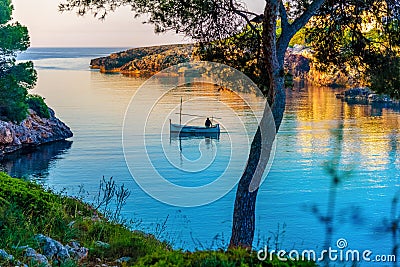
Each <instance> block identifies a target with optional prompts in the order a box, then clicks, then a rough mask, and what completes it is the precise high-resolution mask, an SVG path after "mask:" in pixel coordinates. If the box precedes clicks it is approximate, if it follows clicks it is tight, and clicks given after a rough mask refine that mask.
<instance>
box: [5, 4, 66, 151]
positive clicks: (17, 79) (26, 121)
mask: <svg viewBox="0 0 400 267" xmlns="http://www.w3.org/2000/svg"><path fill="white" fill-rule="evenodd" d="M12 11H13V6H12V4H11V1H10V0H0V156H3V155H4V154H5V153H11V152H14V151H16V150H18V149H21V148H24V147H26V146H37V145H40V144H43V143H48V142H53V141H58V140H64V139H66V138H69V137H72V132H71V130H70V129H69V127H68V126H67V125H65V124H64V123H63V122H62V121H60V120H59V119H58V118H56V116H55V113H54V111H53V110H51V109H49V107H48V106H47V105H46V103H45V101H44V98H43V97H41V96H39V95H30V94H28V90H29V89H32V88H33V87H34V86H35V85H36V81H37V73H36V70H35V69H34V66H33V63H32V62H31V61H27V62H20V63H17V62H16V56H17V54H18V53H20V52H22V51H25V50H26V49H28V47H29V45H30V42H29V35H28V29H27V28H26V27H25V26H22V25H21V24H20V23H18V22H12Z"/></svg>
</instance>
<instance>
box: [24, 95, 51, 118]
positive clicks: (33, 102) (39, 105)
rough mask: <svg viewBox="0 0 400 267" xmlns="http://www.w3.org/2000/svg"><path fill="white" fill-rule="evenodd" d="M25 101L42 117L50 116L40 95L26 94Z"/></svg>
mask: <svg viewBox="0 0 400 267" xmlns="http://www.w3.org/2000/svg"><path fill="white" fill-rule="evenodd" d="M26 103H27V104H28V106H29V108H30V109H32V110H34V111H35V112H36V113H37V114H38V115H39V116H40V117H42V118H47V119H48V118H50V112H49V107H48V106H47V105H46V103H45V102H44V98H43V97H42V96H40V95H28V96H27V97H26Z"/></svg>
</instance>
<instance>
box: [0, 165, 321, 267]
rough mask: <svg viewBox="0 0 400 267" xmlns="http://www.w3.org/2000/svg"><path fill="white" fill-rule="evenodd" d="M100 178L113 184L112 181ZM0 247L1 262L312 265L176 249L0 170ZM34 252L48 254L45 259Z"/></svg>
mask: <svg viewBox="0 0 400 267" xmlns="http://www.w3.org/2000/svg"><path fill="white" fill-rule="evenodd" d="M102 181H103V182H104V183H106V184H109V185H110V183H111V184H112V183H113V181H112V180H111V179H110V180H104V179H103V180H102ZM103 185H105V184H103ZM105 188H106V187H105V186H104V187H103V190H102V191H101V192H100V195H104V193H105V195H108V196H110V195H113V194H110V193H111V192H108V193H107V190H109V189H110V187H108V189H105ZM113 188H114V189H111V190H116V188H118V186H117V187H113ZM114 193H115V194H114V197H112V199H113V201H114V200H115V196H116V191H114ZM101 199H103V197H101ZM103 204H104V203H103ZM43 240H47V241H46V242H48V243H47V244H49V243H50V244H55V245H54V246H59V247H67V245H65V246H63V245H61V244H68V246H69V247H67V248H69V249H70V248H71V247H73V246H79V248H80V252H81V253H80V254H78V255H80V257H79V258H76V257H73V253H72V252H71V249H70V251H69V254H68V256H65V255H64V256H63V255H62V254H61V251H62V250H61V249H58V250H57V249H55V251H53V252H52V253H50V252H49V250H50V249H49V247H51V246H47V247H46V244H45V245H43ZM49 240H50V241H49ZM0 249H2V250H3V251H5V252H7V254H8V256H10V255H12V258H11V257H6V258H5V257H4V256H3V255H4V253H0V265H1V266H15V264H17V263H19V264H23V263H26V264H29V266H44V265H47V266H51V265H53V266H55V265H56V266H82V265H85V266H95V265H101V264H105V265H102V266H116V265H118V266H315V263H313V262H306V261H296V262H293V261H290V260H288V261H279V260H278V259H277V258H276V256H274V257H273V260H272V261H270V260H266V261H260V260H258V258H257V253H256V252H252V251H247V250H244V249H234V250H230V251H228V252H224V251H223V250H220V251H195V252H185V251H182V250H174V249H173V248H172V246H171V245H170V244H169V243H168V242H166V241H160V240H157V239H156V238H155V237H154V236H153V235H151V234H146V233H144V232H142V231H137V230H134V229H132V227H130V226H129V223H127V222H125V223H122V222H121V221H119V222H118V220H117V218H114V217H113V216H112V215H110V216H107V215H106V214H104V213H102V212H100V211H99V210H96V209H95V205H90V204H87V203H84V202H82V200H81V199H80V198H79V197H76V198H71V197H68V196H66V195H65V194H62V193H55V192H53V191H52V190H50V189H44V188H43V187H42V186H41V185H39V184H37V183H35V182H31V181H25V180H22V179H17V178H11V177H9V176H8V175H7V174H5V173H0ZM29 249H33V250H35V251H36V253H37V254H36V257H32V256H30V255H29V254H28V253H27V251H29ZM38 255H42V256H44V255H46V259H47V261H48V262H47V263H46V262H44V261H43V260H46V259H45V258H43V257H38Z"/></svg>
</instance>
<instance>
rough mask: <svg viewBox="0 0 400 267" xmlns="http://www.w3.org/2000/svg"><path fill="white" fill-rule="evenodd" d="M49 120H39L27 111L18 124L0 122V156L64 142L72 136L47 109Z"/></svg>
mask: <svg viewBox="0 0 400 267" xmlns="http://www.w3.org/2000/svg"><path fill="white" fill-rule="evenodd" d="M49 111H50V118H48V119H46V118H41V117H39V116H38V115H37V114H36V112H35V111H33V110H31V109H29V114H28V116H27V118H26V119H25V120H23V121H22V122H21V123H19V124H15V123H12V122H6V121H0V156H2V155H4V154H6V153H11V152H14V151H16V150H18V149H21V148H23V147H28V146H37V145H41V144H44V143H49V142H54V141H59V140H64V139H67V138H70V137H72V136H73V134H72V132H71V130H70V128H69V127H68V126H67V125H66V124H65V123H63V122H62V121H60V120H59V119H58V118H56V116H55V113H54V111H53V110H52V109H50V108H49Z"/></svg>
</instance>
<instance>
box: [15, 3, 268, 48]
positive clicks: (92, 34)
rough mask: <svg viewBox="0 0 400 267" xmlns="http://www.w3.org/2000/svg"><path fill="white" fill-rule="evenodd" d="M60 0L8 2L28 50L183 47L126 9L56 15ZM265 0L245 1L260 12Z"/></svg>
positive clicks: (177, 38) (172, 36)
mask: <svg viewBox="0 0 400 267" xmlns="http://www.w3.org/2000/svg"><path fill="white" fill-rule="evenodd" d="M60 1H61V0H35V1H32V0H12V3H13V5H14V12H13V18H14V20H16V21H18V22H20V23H21V24H23V25H25V26H27V27H28V30H29V35H30V38H31V46H32V47H137V46H148V45H162V44H173V43H187V42H190V39H188V38H186V37H184V36H182V35H177V34H175V33H171V32H168V33H165V34H155V33H154V28H153V26H152V25H148V24H142V21H143V20H144V19H143V18H137V19H134V18H133V15H132V13H131V12H130V10H129V7H123V8H119V9H117V11H116V12H114V13H110V15H109V16H108V17H107V18H106V20H104V21H100V20H98V19H96V18H93V16H92V15H90V14H88V15H86V16H85V17H79V16H78V15H77V14H76V13H75V12H64V13H60V12H59V11H58V4H59V2H60ZM264 1H265V0H246V1H245V2H246V3H247V6H248V8H249V9H250V10H252V11H256V12H261V11H262V7H263V3H264Z"/></svg>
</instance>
